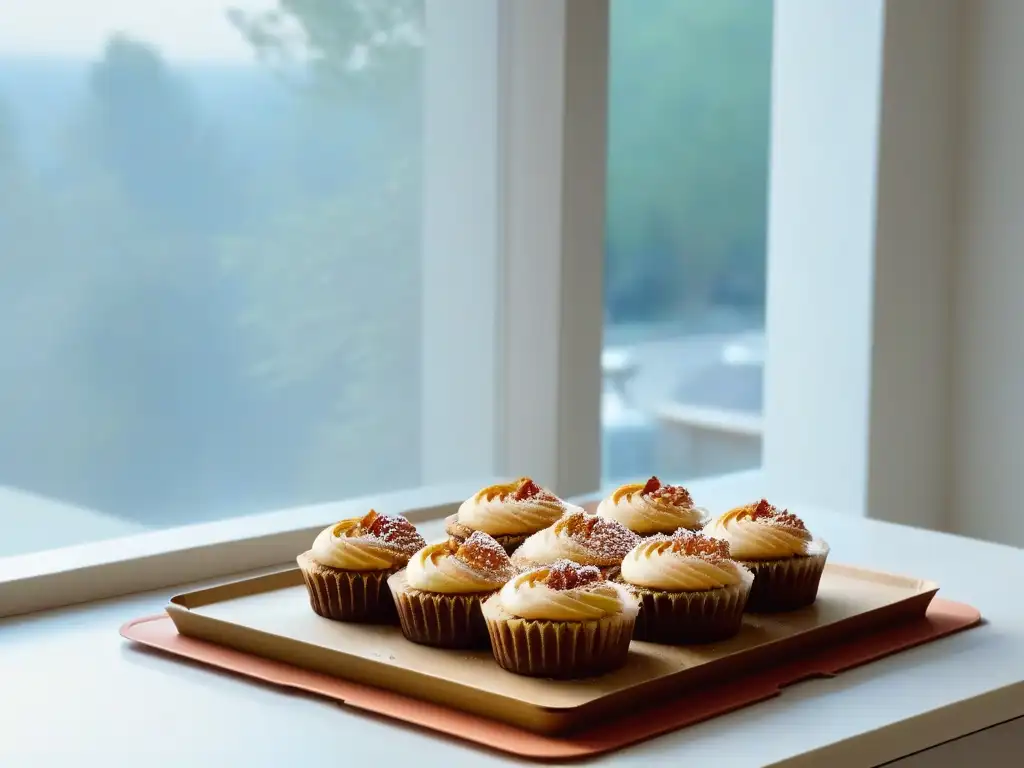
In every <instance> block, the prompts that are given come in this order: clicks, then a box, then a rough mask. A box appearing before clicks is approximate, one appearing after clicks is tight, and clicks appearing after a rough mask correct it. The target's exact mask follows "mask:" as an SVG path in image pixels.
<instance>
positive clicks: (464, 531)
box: [444, 515, 530, 556]
mask: <svg viewBox="0 0 1024 768" xmlns="http://www.w3.org/2000/svg"><path fill="white" fill-rule="evenodd" d="M444 532H445V533H446V534H447V535H448V537H449V538H451V539H454V540H455V541H457V542H458V543H459V544H462V543H463V542H465V541H466V539H468V538H469V537H470V536H472V535H473V529H472V528H470V527H468V526H465V525H463V524H462V523H460V522H459V521H458V518H457V517H456V516H455V515H449V516H448V517H446V518H445V520H444ZM488 535H489V536H490V537H491V538H492V539H494V540H495V541H496V542H498V543H499V544H501V546H502V547H504V548H505V553H506V554H507V555H510V556H511V554H512V553H513V552H515V551H516V550H517V549H519V545H520V544H522V543H523V542H524V541H526V540H527V538H529V536H530V534H529V533H503V534H499V535H497V536H495V535H494V534H488Z"/></svg>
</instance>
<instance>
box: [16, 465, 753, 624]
mask: <svg viewBox="0 0 1024 768" xmlns="http://www.w3.org/2000/svg"><path fill="white" fill-rule="evenodd" d="M497 481H499V479H498V478H493V477H486V478H479V479H476V480H472V481H466V482H461V483H449V484H444V485H435V486H427V487H422V488H415V489H410V490H405V491H395V492H392V493H384V494H375V495H372V496H364V497H360V498H357V499H348V500H345V501H339V502H334V503H329V504H319V505H315V506H308V507H295V508H292V509H285V510H280V511H277V512H270V513H266V514H260V515H250V516H247V517H239V518H233V519H229V520H223V521H219V522H213V523H202V524H199V525H188V526H181V527H178V528H170V529H167V530H160V531H150V532H146V533H139V534H135V535H131V536H123V537H120V538H112V539H108V540H103V541H96V542H91V543H88V544H79V545H76V546H70V547H61V548H58V549H50V550H46V551H43V552H37V553H31V554H25V555H18V556H16V557H9V558H2V559H0V617H3V616H13V615H17V614H22V613H29V612H32V611H40V610H45V609H48V608H56V607H60V606H66V605H73V604H76V603H82V602H87V601H91V600H100V599H104V598H108V597H115V596H118V595H125V594H129V593H133V592H139V591H143V590H147V589H158V588H160V587H165V586H167V585H169V584H180V583H184V582H191V581H198V580H203V579H211V578H219V577H223V576H227V575H230V574H235V573H240V572H243V571H247V570H252V569H255V568H263V567H266V566H272V565H280V564H282V563H287V562H290V561H292V560H293V559H294V557H295V556H296V555H297V554H298V553H300V552H302V551H303V550H304V549H306V548H307V547H308V546H309V543H310V542H311V541H312V540H313V537H314V536H315V535H316V534H317V533H318V532H319V531H320V530H321V529H323V528H324V527H325V526H326V525H329V524H330V523H332V522H334V521H336V520H340V519H342V518H344V517H351V516H354V515H360V514H363V513H365V512H366V511H367V510H368V509H370V508H371V507H372V508H375V509H379V510H382V511H387V512H391V513H396V514H399V513H400V514H404V515H406V516H407V517H408V518H409V519H410V520H412V521H413V522H414V523H416V524H417V525H422V524H424V523H427V522H428V521H432V520H438V519H440V518H443V517H445V516H446V515H449V514H451V513H452V512H454V511H455V509H456V508H457V506H458V504H459V503H461V502H462V500H463V499H465V498H468V497H469V496H471V495H472V494H473V493H475V492H476V491H478V490H479V489H480V488H482V487H484V486H486V485H489V484H491V483H492V482H497ZM763 485H764V483H763V476H762V474H761V473H760V472H759V471H752V472H742V473H737V474H730V475H724V476H722V477H717V478H709V479H705V480H698V481H695V482H692V483H688V487H690V488H691V490H692V491H693V493H694V495H695V497H696V498H697V499H698V501H699V503H700V504H702V505H703V506H706V507H708V508H709V509H712V510H715V509H724V508H725V507H727V506H729V505H732V504H736V503H740V502H741V501H744V500H749V499H752V498H755V497H758V496H760V495H762V494H763V493H764V492H765V491H764V490H763ZM611 490H612V489H611V488H603V489H602V490H601V494H600V495H604V494H605V493H607V492H610V491H611ZM594 495H595V494H588V496H587V498H593V497H594Z"/></svg>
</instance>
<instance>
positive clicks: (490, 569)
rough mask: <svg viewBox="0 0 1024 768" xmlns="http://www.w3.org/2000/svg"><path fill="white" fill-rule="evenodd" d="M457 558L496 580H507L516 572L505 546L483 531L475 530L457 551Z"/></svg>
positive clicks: (468, 566)
mask: <svg viewBox="0 0 1024 768" xmlns="http://www.w3.org/2000/svg"><path fill="white" fill-rule="evenodd" d="M455 559H456V560H458V561H459V562H460V563H462V564H463V565H465V566H466V567H467V568H470V569H472V570H474V571H477V572H478V573H481V574H483V575H485V576H488V577H493V580H495V581H500V580H502V579H504V580H506V581H507V580H508V579H510V578H512V576H513V575H514V573H515V569H514V568H513V566H512V560H511V559H510V558H509V556H508V554H507V553H506V552H505V548H504V547H502V546H501V544H499V543H498V542H497V541H495V540H494V538H492V537H491V536H489V535H488V534H486V533H484V532H483V531H474V532H473V533H472V534H471V535H470V537H469V538H468V539H466V540H465V541H464V542H463V543H462V545H461V546H459V548H458V549H457V550H456V551H455Z"/></svg>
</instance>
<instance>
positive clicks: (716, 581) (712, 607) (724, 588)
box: [619, 529, 754, 644]
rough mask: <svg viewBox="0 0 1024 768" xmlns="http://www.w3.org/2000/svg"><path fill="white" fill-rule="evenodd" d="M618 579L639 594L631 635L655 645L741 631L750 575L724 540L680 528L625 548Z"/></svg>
mask: <svg viewBox="0 0 1024 768" xmlns="http://www.w3.org/2000/svg"><path fill="white" fill-rule="evenodd" d="M619 578H620V580H621V581H622V582H623V583H624V584H626V585H627V586H629V587H630V589H631V590H632V592H633V593H634V594H636V595H637V597H639V598H640V615H639V616H638V617H637V621H636V629H635V631H634V633H633V637H634V638H635V639H636V640H649V641H651V642H655V643H673V644H684V643H706V642H710V641H713V640H723V639H725V638H728V637H732V636H733V635H735V634H736V633H737V632H739V631H740V627H741V626H742V623H743V609H744V608H745V606H746V604H747V596H748V595H749V594H750V587H751V585H752V584H753V583H754V574H752V573H751V572H750V571H748V570H747V569H746V568H744V567H743V566H742V565H740V564H739V563H737V562H736V561H735V560H733V559H732V558H731V557H730V554H729V544H728V543H726V542H725V541H721V540H720V539H712V538H710V537H708V536H705V535H703V534H701V533H695V532H693V531H687V530H684V529H680V530H679V531H677V532H676V533H675V534H673V535H672V536H662V535H658V536H651V537H650V538H647V539H644V540H643V541H641V542H640V543H639V544H637V545H636V546H635V547H633V549H631V550H630V551H629V553H628V554H627V555H626V557H625V559H624V560H623V561H622V573H621V575H620V577H619Z"/></svg>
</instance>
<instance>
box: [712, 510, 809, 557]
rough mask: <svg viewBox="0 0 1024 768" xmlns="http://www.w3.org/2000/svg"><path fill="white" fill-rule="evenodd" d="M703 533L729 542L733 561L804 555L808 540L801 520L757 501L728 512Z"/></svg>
mask: <svg viewBox="0 0 1024 768" xmlns="http://www.w3.org/2000/svg"><path fill="white" fill-rule="evenodd" d="M704 530H705V533H707V534H708V535H710V536H714V537H715V538H719V539H724V540H725V541H727V542H729V549H730V550H731V552H732V556H733V557H735V558H736V559H737V560H775V559H779V558H786V557H795V556H801V555H806V554H808V550H809V545H810V543H811V540H812V536H811V534H810V532H809V531H808V530H807V527H806V526H805V525H804V523H803V521H802V520H801V519H800V518H798V517H797V516H796V515H794V514H791V513H790V512H788V511H787V510H779V509H778V508H776V507H774V506H772V505H771V504H769V503H768V502H767V501H766V500H765V499H761V500H760V501H759V502H758V503H757V504H747V505H745V506H742V507H736V508H735V509H731V510H729V511H728V512H726V513H725V514H723V515H721V516H720V517H718V518H717V519H715V520H713V521H711V522H710V523H709V524H708V525H707V526H706V527H705V529H704Z"/></svg>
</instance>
